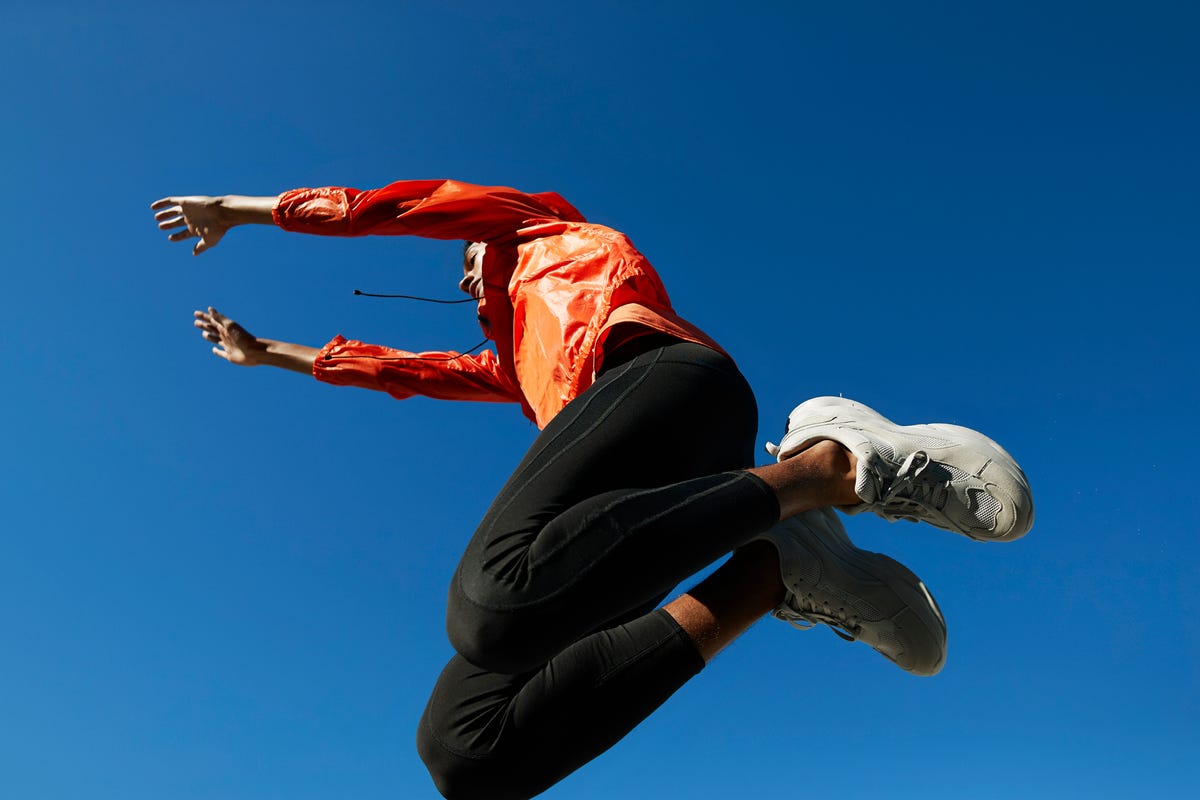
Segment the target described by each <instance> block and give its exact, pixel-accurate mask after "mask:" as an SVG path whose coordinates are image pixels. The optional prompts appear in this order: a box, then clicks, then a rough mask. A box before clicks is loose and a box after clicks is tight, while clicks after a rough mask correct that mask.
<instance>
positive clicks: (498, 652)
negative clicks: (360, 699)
mask: <svg viewBox="0 0 1200 800" xmlns="http://www.w3.org/2000/svg"><path fill="white" fill-rule="evenodd" d="M614 360H616V359H611V358H610V360H609V361H608V363H607V364H606V369H605V372H604V373H603V374H602V375H601V376H600V377H599V378H598V379H597V381H596V383H595V384H594V385H593V386H592V387H591V388H590V389H588V390H587V391H586V392H584V393H583V394H582V395H581V396H580V397H578V398H577V399H576V400H574V401H573V402H571V403H570V404H568V405H567V407H566V408H564V409H563V410H562V412H560V413H559V414H558V416H556V417H555V418H554V419H553V420H552V421H551V422H550V424H549V425H547V426H546V428H545V430H543V431H542V433H541V434H540V435H539V436H538V438H537V440H536V441H535V442H534V443H533V446H532V447H531V448H530V450H529V452H528V454H526V456H525V458H524V460H522V462H521V464H520V466H518V467H517V469H516V471H515V472H514V473H513V476H512V477H511V478H510V479H509V481H508V483H507V484H506V485H505V486H504V488H503V489H502V490H501V492H500V494H499V496H497V498H496V500H495V501H494V502H493V503H492V506H491V508H490V509H489V510H488V513H487V515H486V516H485V517H484V519H483V522H482V523H481V524H480V526H479V528H478V530H477V531H476V532H475V535H474V537H473V538H472V539H471V542H470V543H469V544H468V545H467V549H466V552H465V553H464V555H463V558H462V561H461V562H460V563H459V565H458V569H457V570H456V571H455V574H454V577H453V579H452V581H451V586H450V597H449V607H448V611H447V623H446V627H447V630H448V633H449V635H450V641H451V643H452V644H453V645H454V648H455V650H456V651H457V652H458V655H455V656H454V658H452V659H451V660H450V663H449V664H448V665H447V666H446V669H445V670H444V671H443V672H442V675H441V677H440V678H439V679H438V682H437V685H436V686H435V687H434V690H433V695H432V696H431V697H430V699H429V703H428V705H427V706H426V708H425V713H424V714H423V715H422V718H421V723H420V727H419V729H418V732H417V748H418V750H419V752H420V754H421V758H422V759H423V760H424V761H425V764H426V766H427V767H428V768H429V771H430V774H431V775H432V776H433V780H434V783H435V784H437V787H438V789H439V790H440V791H441V792H442V794H443V795H445V796H446V797H448V798H489V799H495V800H503V799H504V798H526V797H532V796H533V795H535V794H537V793H539V792H542V791H544V790H545V789H547V788H548V787H550V786H551V785H553V784H554V783H555V782H557V781H559V780H561V779H562V778H563V777H565V776H566V775H568V774H570V773H571V772H573V771H574V770H575V769H577V768H578V767H580V766H581V765H582V764H584V763H586V762H587V761H589V760H591V759H592V758H595V757H596V756H597V755H599V754H600V753H602V752H604V751H605V750H606V749H608V748H609V747H611V746H612V745H613V744H615V743H616V742H617V741H619V740H620V739H621V737H623V736H624V735H625V734H626V733H628V732H629V731H630V730H632V729H633V727H634V726H636V725H637V724H638V723H639V722H641V721H642V720H643V719H645V718H646V716H648V715H649V714H650V713H651V712H652V711H654V709H656V708H657V707H658V706H659V705H661V704H662V703H663V702H664V701H665V700H666V699H667V698H668V697H670V696H671V694H672V693H674V691H675V690H676V689H678V688H679V687H680V686H682V685H683V683H685V682H686V681H687V680H688V679H689V678H691V677H692V676H693V675H695V674H696V673H697V672H699V671H700V669H701V668H702V667H703V666H704V662H703V660H702V659H701V658H700V655H699V653H698V652H697V650H696V648H695V645H693V644H692V642H691V641H690V640H689V639H688V637H687V636H686V635H685V634H684V632H683V631H682V630H681V629H680V628H679V626H678V624H676V622H675V621H674V620H673V619H672V618H671V617H670V616H669V615H668V614H667V613H666V612H665V611H662V610H657V611H655V610H654V609H655V608H656V607H657V606H658V604H659V603H661V602H662V600H663V599H664V598H665V597H666V594H667V593H668V592H669V591H670V590H671V589H672V588H673V587H674V586H675V585H677V584H678V583H679V582H680V581H682V580H683V579H685V578H687V577H688V576H689V575H692V574H694V573H695V572H697V571H699V570H700V569H702V568H704V567H705V566H707V565H708V564H710V563H712V562H713V561H715V560H716V559H718V558H720V557H721V556H722V555H724V554H726V553H728V552H729V551H730V550H732V549H733V548H735V547H737V546H739V545H741V544H744V543H745V542H747V541H749V540H750V539H751V538H753V537H754V536H755V535H757V534H758V533H760V532H762V531H764V530H766V529H767V528H768V527H770V526H771V525H772V524H773V523H774V522H775V521H776V520H777V519H778V516H779V505H778V502H777V501H776V499H775V496H774V494H773V493H772V492H771V491H770V489H768V488H767V487H766V485H765V484H763V483H762V481H760V480H759V479H758V478H756V477H754V476H753V475H750V474H749V473H746V472H742V471H740V469H742V468H745V467H748V466H750V465H751V464H752V463H753V446H754V437H755V433H756V428H757V424H758V412H757V408H756V405H755V402H754V396H753V394H752V393H751V391H750V387H749V386H748V385H747V384H746V381H745V379H744V378H743V377H742V376H741V374H740V373H739V372H738V371H737V368H736V367H735V366H734V365H733V363H732V362H731V361H730V360H729V359H728V358H726V357H724V356H722V355H721V354H719V353H716V352H715V351H713V350H710V349H708V348H706V347H702V346H700V345H695V344H691V343H683V342H677V343H672V344H668V345H666V346H661V347H654V348H653V349H650V350H648V351H646V352H643V353H642V354H640V355H637V356H636V357H634V358H632V360H629V361H625V362H624V363H617V364H616V365H614V363H613V362H614Z"/></svg>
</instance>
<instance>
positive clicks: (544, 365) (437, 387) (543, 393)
mask: <svg viewBox="0 0 1200 800" xmlns="http://www.w3.org/2000/svg"><path fill="white" fill-rule="evenodd" d="M273 215H274V218H275V222H276V224H277V225H279V226H280V227H281V228H283V229H285V230H289V231H298V232H302V233H316V234H324V235H332V236H362V235H366V234H384V235H404V234H407V235H412V236H424V237H429V238H434V239H463V240H467V241H477V242H486V243H487V245H488V246H487V250H486V251H485V255H484V262H483V284H484V288H483V298H482V300H481V301H480V303H479V317H480V321H481V323H482V324H483V326H484V332H485V333H486V334H487V336H488V338H489V339H491V340H492V341H493V342H494V343H495V345H496V350H495V352H492V351H484V352H482V353H480V354H478V355H459V354H458V353H454V352H442V353H438V352H434V353H409V352H407V351H404V350H395V349H392V348H387V347H380V346H378V345H368V344H363V343H362V342H358V341H348V340H346V339H344V338H342V337H341V336H338V337H336V338H334V339H333V340H332V341H331V342H329V344H327V345H326V346H325V347H324V348H323V349H322V351H321V353H320V355H319V356H318V357H317V359H316V361H315V363H314V365H313V374H314V375H315V376H316V378H317V379H318V380H321V381H325V382H327V383H333V384H338V385H343V386H360V387H363V388H368V389H377V390H381V391H385V392H387V393H389V394H390V395H392V396H393V397H397V398H405V397H411V396H413V395H417V394H420V395H424V396H427V397H436V398H442V399H451V400H483V401H504V402H517V403H520V404H521V407H522V409H523V410H524V412H525V414H526V416H528V417H529V418H530V419H532V420H534V421H535V422H536V423H537V425H538V427H539V428H543V427H545V426H546V423H547V422H549V421H550V419H551V418H553V417H554V415H555V414H557V413H558V412H559V411H560V410H561V409H562V408H563V406H565V405H566V404H567V403H568V402H570V401H571V400H572V399H574V398H575V397H576V396H578V395H579V394H580V392H582V391H584V390H585V389H586V388H587V387H588V386H590V385H591V383H592V381H593V380H594V378H595V375H596V371H597V370H598V368H599V366H600V363H601V362H602V360H603V356H604V348H605V343H606V341H609V340H610V334H613V332H614V329H616V327H617V326H618V325H619V326H621V328H620V333H618V334H615V335H613V336H612V338H611V341H612V342H614V343H616V342H618V341H628V339H629V338H631V336H633V335H636V334H637V333H638V332H643V331H662V332H665V333H669V334H672V335H674V336H677V337H678V338H680V339H684V340H686V341H693V342H699V343H701V344H705V345H707V346H709V347H713V348H714V349H718V350H719V349H720V348H719V347H718V346H717V345H716V343H715V342H713V341H712V340H711V339H710V338H709V337H708V336H706V335H705V334H704V333H703V332H702V331H700V330H699V329H698V328H696V327H695V326H693V325H691V324H689V323H687V322H686V321H684V320H683V319H681V318H680V317H679V316H678V315H676V314H675V312H674V311H673V310H672V309H671V301H670V299H669V298H668V297H667V291H666V289H665V288H664V287H663V285H662V281H661V280H660V279H659V277H658V274H657V273H656V272H655V271H654V268H653V267H652V266H650V263H649V262H648V261H647V260H646V258H645V256H643V255H642V254H641V253H639V252H638V251H637V250H636V249H635V248H634V247H633V245H632V243H630V241H629V239H628V238H627V237H626V236H625V235H624V234H622V233H619V232H617V231H614V230H612V229H611V228H605V227H603V226H601V225H593V224H590V223H588V222H587V221H586V220H585V219H584V217H583V215H582V214H580V213H579V212H578V211H576V210H575V208H574V207H572V206H571V204H570V203H568V202H567V201H566V200H564V199H563V198H561V197H559V196H558V195H557V194H554V193H552V192H547V193H542V194H525V193H523V192H519V191H516V190H515V189H508V188H505V187H496V186H474V185H471V184H467V183H459V182H456V181H441V180H432V181H398V182H396V183H393V184H390V185H388V186H385V187H383V188H382V189H375V190H372V191H359V190H357V189H346V188H338V187H326V188H322V189H294V190H292V191H289V192H285V193H284V194H282V195H280V196H279V199H278V200H277V201H276V203H275V207H274V211H273Z"/></svg>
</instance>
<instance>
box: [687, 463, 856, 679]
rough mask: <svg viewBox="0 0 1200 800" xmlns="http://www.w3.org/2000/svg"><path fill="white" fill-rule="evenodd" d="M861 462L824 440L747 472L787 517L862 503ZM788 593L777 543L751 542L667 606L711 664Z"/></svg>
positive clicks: (781, 514)
mask: <svg viewBox="0 0 1200 800" xmlns="http://www.w3.org/2000/svg"><path fill="white" fill-rule="evenodd" d="M857 464H858V462H857V459H856V458H855V457H854V455H853V454H851V453H850V451H848V450H846V449H845V448H844V447H842V446H841V445H840V444H838V443H837V442H832V441H822V442H817V443H816V444H814V445H813V446H812V447H810V448H808V449H806V450H804V451H802V452H800V453H797V454H796V455H795V456H793V457H792V458H789V459H788V460H787V461H782V462H780V463H778V464H769V465H767V466H765V467H755V468H754V469H751V470H749V471H750V472H751V473H753V474H754V475H757V476H758V477H759V478H761V479H762V480H763V481H764V482H765V483H766V484H767V485H768V486H770V487H771V489H772V490H773V491H774V492H775V496H776V497H777V498H778V500H779V518H780V519H787V518H788V517H792V516H795V515H796V514H800V513H802V512H805V511H809V510H811V509H814V508H823V507H825V506H848V505H853V504H855V503H857V502H859V498H858V495H857V494H856V493H855V491H854V483H855V476H856V469H857ZM785 593H786V589H785V587H784V585H783V579H782V578H781V577H780V572H779V554H778V552H777V551H776V550H775V547H774V546H773V545H771V544H770V543H769V542H751V543H749V544H748V545H746V546H745V547H740V548H738V549H737V550H736V551H734V553H733V555H732V556H731V557H730V559H729V560H728V561H727V562H725V563H724V564H723V565H721V567H720V568H719V569H718V570H717V571H716V572H714V573H713V574H712V575H710V576H709V577H708V578H706V579H705V580H704V581H702V582H701V583H700V584H699V585H697V586H696V587H695V588H694V589H691V590H690V591H689V592H688V593H687V594H684V595H682V596H680V597H679V598H677V599H675V600H672V601H671V602H670V603H668V604H667V605H666V606H665V610H666V612H667V613H668V614H670V615H671V617H672V618H674V620H675V621H676V622H678V623H679V626H680V627H681V628H683V630H684V632H685V633H686V634H687V635H688V637H689V638H690V639H691V640H692V643H693V644H695V645H696V650H697V651H699V653H700V655H701V657H702V658H703V659H704V661H705V663H707V662H709V661H711V660H712V659H713V657H714V656H716V655H717V653H719V652H720V651H721V650H722V649H724V648H725V647H726V646H727V645H729V644H730V643H731V642H733V640H734V639H736V638H738V637H739V636H741V635H742V634H743V633H745V632H746V631H747V630H748V629H749V628H750V626H751V625H753V624H754V623H755V622H757V621H758V620H759V619H760V618H761V617H762V616H763V615H764V614H766V613H768V612H770V611H771V610H772V609H774V608H775V607H776V606H778V605H779V604H780V603H781V602H782V601H783V597H784V594H785Z"/></svg>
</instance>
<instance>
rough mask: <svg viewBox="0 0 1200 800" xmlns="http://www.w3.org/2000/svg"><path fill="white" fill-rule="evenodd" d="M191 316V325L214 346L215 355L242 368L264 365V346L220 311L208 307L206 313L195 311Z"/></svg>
mask: <svg viewBox="0 0 1200 800" xmlns="http://www.w3.org/2000/svg"><path fill="white" fill-rule="evenodd" d="M193 316H194V317H195V318H196V321H195V323H193V324H195V326H196V327H197V328H199V329H200V332H201V335H202V336H204V338H205V339H207V340H208V341H210V342H212V343H213V344H214V345H215V347H213V349H212V351H213V353H214V354H215V355H218V356H220V357H221V358H223V359H225V360H226V361H228V362H229V363H230V364H239V365H241V366H243V367H254V366H258V365H259V364H262V363H265V362H264V360H263V357H264V356H265V355H266V350H267V348H266V346H265V345H264V344H262V343H261V342H260V341H259V340H258V338H257V337H255V336H254V334H252V333H250V331H248V330H246V329H245V328H243V327H242V326H241V325H239V324H237V323H236V322H234V321H233V320H231V319H230V318H229V317H227V316H225V315H224V314H222V313H221V312H220V311H217V310H216V309H215V308H213V307H212V306H209V307H208V310H207V311H197V312H195V314H193Z"/></svg>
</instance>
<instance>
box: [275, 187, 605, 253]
mask: <svg viewBox="0 0 1200 800" xmlns="http://www.w3.org/2000/svg"><path fill="white" fill-rule="evenodd" d="M272 216H273V217H274V219H275V224H276V225H278V226H279V227H281V228H283V229H284V230H288V231H295V232H298V233H316V234H321V235H325V236H366V235H368V234H381V235H385V236H403V235H409V236H424V237H428V238H431V239H465V240H468V241H475V242H488V241H495V240H498V239H503V238H505V237H507V236H511V235H512V234H513V233H515V232H516V231H517V230H519V229H520V228H523V227H525V226H526V225H527V223H528V222H530V221H532V220H565V221H568V222H584V221H586V220H584V218H583V215H582V214H580V213H579V212H578V211H577V210H576V209H575V208H574V207H573V206H572V205H571V204H570V203H568V202H567V201H566V200H564V199H563V198H561V197H559V196H558V195H557V194H555V193H554V192H543V193H541V194H526V193H524V192H520V191H517V190H516V189H509V188H507V187H504V186H475V185H473V184H470V183H460V182H458V181H449V180H434V181H397V182H395V183H392V184H389V185H387V186H384V187H383V188H382V189H371V190H369V191H360V190H358V189H349V188H342V187H337V186H327V187H324V188H320V189H292V190H291V191H288V192H284V193H283V194H281V195H280V196H279V199H278V200H276V202H275V207H274V209H273V210H272Z"/></svg>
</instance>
